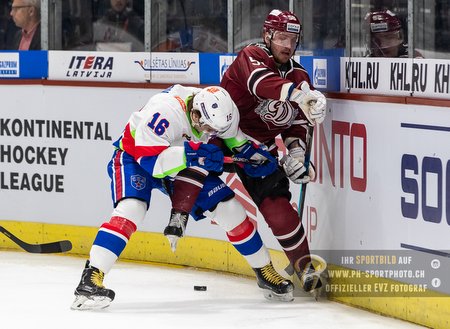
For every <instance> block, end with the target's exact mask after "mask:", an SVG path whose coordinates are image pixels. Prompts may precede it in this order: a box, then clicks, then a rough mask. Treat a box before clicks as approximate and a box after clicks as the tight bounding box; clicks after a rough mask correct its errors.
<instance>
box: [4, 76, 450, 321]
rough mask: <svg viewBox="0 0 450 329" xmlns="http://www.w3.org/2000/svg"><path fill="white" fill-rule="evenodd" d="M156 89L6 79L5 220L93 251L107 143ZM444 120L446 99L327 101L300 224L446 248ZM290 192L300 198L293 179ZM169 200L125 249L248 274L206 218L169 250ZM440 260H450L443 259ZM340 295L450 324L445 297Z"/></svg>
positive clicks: (331, 235)
mask: <svg viewBox="0 0 450 329" xmlns="http://www.w3.org/2000/svg"><path fill="white" fill-rule="evenodd" d="M160 90H162V89H139V88H134V89H133V88H89V87H83V86H57V85H52V86H49V85H39V84H37V85H22V86H21V85H1V86H0V95H1V96H2V97H1V98H2V102H3V103H2V120H3V121H2V129H0V133H1V135H2V136H1V139H2V141H1V143H0V146H1V147H2V169H1V172H2V176H1V182H0V188H1V193H2V198H0V209H1V210H0V219H1V220H2V221H3V222H1V223H2V225H5V227H7V228H8V229H10V230H11V231H15V230H16V229H18V232H19V233H20V234H22V233H23V234H24V235H23V236H21V238H23V239H29V240H30V241H31V242H32V241H33V240H34V239H40V241H41V242H42V241H51V240H55V239H67V238H69V239H70V240H72V242H73V244H74V250H73V253H76V254H83V255H86V254H87V253H88V252H89V248H90V246H91V244H92V241H93V239H94V236H95V233H96V230H97V227H98V226H99V225H101V223H103V222H104V221H106V220H108V219H109V215H110V213H111V206H112V205H111V201H110V190H109V179H108V177H107V174H106V164H107V162H108V161H109V158H110V156H111V153H112V146H111V143H112V142H113V141H114V140H115V138H117V136H118V135H119V134H120V133H121V131H122V129H123V127H124V124H125V122H126V120H127V119H128V116H129V115H130V113H131V112H132V111H135V110H138V109H139V108H141V107H142V106H143V105H144V104H145V103H146V101H147V99H148V98H149V97H150V96H151V95H152V94H155V93H157V92H159V91H160ZM23 95H26V97H23ZM14 96H15V97H14ZM449 126H450V112H449V111H448V108H445V107H439V106H424V105H413V104H407V103H406V102H405V103H403V104H390V103H387V102H386V103H369V102H359V101H350V100H332V99H330V101H329V108H328V115H327V118H326V120H325V122H324V123H323V125H321V126H320V127H319V128H317V129H316V130H315V135H314V144H313V161H314V163H315V165H316V169H317V179H316V181H315V182H314V183H312V184H310V186H309V187H308V195H307V200H306V203H305V206H306V207H305V212H304V226H305V229H306V231H307V233H308V239H309V241H310V243H311V246H312V249H313V250H314V251H317V252H318V251H321V250H323V251H325V252H326V251H331V252H332V251H333V250H347V251H358V252H360V253H365V254H368V255H369V254H370V253H371V252H372V251H373V250H385V251H386V250H387V251H403V250H404V249H405V248H404V246H415V247H421V248H425V249H427V250H432V251H442V252H447V253H448V250H446V249H448V236H449V233H450V205H449V203H448V200H449V199H450V198H449V197H448V195H449V192H448V191H449V189H450V170H449V168H450V165H449V160H450V153H449V150H448V145H449V141H450V138H449V136H450V133H449V131H448V127H449ZM25 127H28V128H25ZM55 127H56V128H58V129H56V128H55ZM33 129H34V130H33ZM61 130H62V132H61ZM58 134H59V135H58ZM36 177H37V178H36ZM43 177H46V179H48V180H49V181H47V182H46V184H47V186H44V187H43V186H42V182H41V184H40V183H39V178H40V179H41V180H42V179H43ZM223 178H224V180H225V181H227V183H228V184H229V185H230V186H232V187H233V189H234V190H235V192H236V194H237V195H238V197H239V199H240V200H241V201H242V202H243V203H244V205H245V206H246V210H247V212H248V214H249V216H250V217H251V218H252V219H254V220H255V221H256V222H257V223H258V229H259V231H260V233H261V235H262V237H263V240H264V242H265V243H266V245H267V246H268V247H269V248H271V249H272V250H273V254H274V257H275V263H276V264H277V268H284V267H285V266H286V265H287V261H286V258H285V257H284V255H283V254H282V252H281V249H280V247H279V245H278V243H277V241H276V240H275V238H274V237H273V235H272V234H271V232H270V229H269V228H268V227H267V225H266V224H265V223H264V221H263V220H262V218H261V215H260V214H259V213H258V212H257V210H256V208H255V206H254V204H252V202H251V201H250V199H249V198H248V196H247V195H246V194H245V191H244V190H243V188H242V185H241V184H240V182H239V180H238V179H237V178H236V177H235V176H234V175H224V176H223ZM33 179H35V181H33ZM46 189H47V190H46ZM292 193H293V198H292V200H293V206H295V204H296V200H297V198H298V191H297V187H296V186H293V187H292ZM24 200H25V201H24ZM11 205H17V206H13V207H11ZM169 209H170V204H169V200H168V198H167V197H166V196H164V195H163V194H161V193H159V192H155V193H154V195H153V199H152V204H151V206H150V211H149V213H148V215H147V216H146V219H145V221H144V224H143V225H142V227H140V229H139V232H137V233H136V234H135V235H134V236H133V238H132V240H131V242H130V245H129V246H128V247H127V250H126V251H125V252H124V254H123V257H126V258H130V259H137V260H146V261H157V262H168V263H173V264H183V265H190V266H196V267H205V268H210V269H216V270H224V271H229V272H232V273H240V274H246V275H252V273H251V270H250V269H249V268H248V267H247V266H246V264H244V263H243V261H242V260H241V259H240V256H239V255H237V254H236V252H235V251H234V249H233V247H232V246H231V245H229V244H228V243H227V242H226V236H225V234H224V232H223V231H221V230H220V229H219V228H218V227H217V225H214V224H213V223H211V222H210V221H208V220H203V221H202V222H198V223H196V222H194V221H191V222H190V223H189V226H188V231H187V235H188V237H186V238H185V239H183V240H182V241H181V242H180V250H179V251H178V252H177V253H176V254H175V255H174V254H172V253H171V251H170V249H169V248H168V245H167V242H166V241H165V239H164V237H163V236H162V235H161V234H160V232H162V230H163V228H164V227H165V225H166V223H167V221H168V218H169ZM5 221H7V222H5ZM9 221H12V222H9ZM34 223H40V224H34ZM60 225H63V226H60ZM19 233H17V234H18V235H19ZM0 241H2V244H1V248H14V247H15V246H13V245H12V243H11V242H10V241H7V238H6V237H2V240H0ZM30 241H28V242H30ZM36 242H38V241H36ZM419 255H421V253H420V252H419V251H418V252H417V257H420V256H419ZM331 256H334V257H335V256H336V255H333V254H332V255H331ZM439 260H440V261H441V262H442V267H445V266H448V264H449V258H448V257H445V256H444V257H442V258H439ZM334 264H335V265H337V266H342V267H344V268H350V269H352V268H353V267H352V265H351V264H343V263H340V262H339V261H338V262H335V263H334ZM344 265H345V266H344ZM420 270H423V271H426V276H425V278H424V282H426V283H427V284H428V285H430V280H431V278H432V275H433V273H434V272H430V271H431V269H430V268H420ZM447 273H448V272H447ZM441 280H442V285H440V286H439V287H438V288H437V289H429V290H430V291H429V292H427V293H430V294H433V293H434V292H438V293H445V295H446V296H447V295H448V293H447V292H448V287H449V286H448V285H449V283H448V282H446V281H447V280H446V278H445V277H441ZM400 281H402V280H400ZM336 298H337V299H339V300H341V301H344V302H346V303H351V304H353V305H358V306H361V307H364V308H368V309H372V310H374V311H377V312H380V313H383V314H388V315H391V316H395V317H399V318H403V319H406V320H408V321H412V322H417V323H420V324H425V325H429V326H433V327H446V326H448V324H449V318H450V316H449V313H448V312H449V311H448V310H450V307H448V302H447V299H448V298H443V299H441V300H439V301H438V302H436V301H435V300H434V298H433V297H423V298H419V297H408V298H407V299H406V298H401V297H399V298H398V299H396V298H395V297H393V296H392V295H389V296H386V297H373V298H372V297H366V298H362V297H361V298H360V297H358V296H339V295H338V296H337V297H336ZM444 306H445V307H444ZM423 310H428V311H425V312H424V311H423Z"/></svg>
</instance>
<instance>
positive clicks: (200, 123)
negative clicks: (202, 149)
mask: <svg viewBox="0 0 450 329" xmlns="http://www.w3.org/2000/svg"><path fill="white" fill-rule="evenodd" d="M198 126H199V128H200V129H201V131H203V132H205V133H207V134H208V135H210V136H215V135H217V134H218V133H219V131H218V130H217V129H214V128H213V127H211V126H210V125H208V124H206V123H205V121H204V120H203V118H200V119H199V120H198Z"/></svg>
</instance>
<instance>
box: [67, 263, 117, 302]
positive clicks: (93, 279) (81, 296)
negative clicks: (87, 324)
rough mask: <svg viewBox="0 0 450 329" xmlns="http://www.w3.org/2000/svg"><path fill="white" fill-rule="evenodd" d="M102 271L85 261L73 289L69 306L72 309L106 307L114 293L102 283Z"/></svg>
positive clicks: (112, 298)
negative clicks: (71, 301)
mask: <svg viewBox="0 0 450 329" xmlns="http://www.w3.org/2000/svg"><path fill="white" fill-rule="evenodd" d="M103 278H104V273H103V272H102V271H100V270H99V269H98V268H96V267H93V266H91V265H90V264H89V260H88V261H86V266H85V268H84V270H83V274H82V275H81V281H80V283H79V284H78V287H77V288H76V289H75V300H74V302H73V303H72V306H71V307H70V308H71V309H73V310H93V309H102V308H105V307H108V306H109V304H110V303H111V302H112V301H113V300H114V296H115V293H114V291H112V290H111V289H106V288H105V286H104V285H103Z"/></svg>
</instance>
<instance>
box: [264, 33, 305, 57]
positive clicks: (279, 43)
mask: <svg viewBox="0 0 450 329" xmlns="http://www.w3.org/2000/svg"><path fill="white" fill-rule="evenodd" d="M297 41H298V35H297V34H295V33H289V32H282V31H275V32H274V33H273V34H272V35H270V34H269V33H266V43H267V44H268V45H270V50H271V51H272V54H273V57H274V59H275V61H276V62H277V63H279V64H284V63H287V62H288V61H289V59H290V58H291V57H292V55H294V52H295V47H296V46H297Z"/></svg>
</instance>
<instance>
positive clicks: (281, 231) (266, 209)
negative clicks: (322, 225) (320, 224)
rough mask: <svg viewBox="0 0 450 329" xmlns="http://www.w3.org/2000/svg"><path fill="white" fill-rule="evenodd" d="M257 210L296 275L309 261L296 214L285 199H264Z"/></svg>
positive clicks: (303, 234) (306, 242)
mask: <svg viewBox="0 0 450 329" xmlns="http://www.w3.org/2000/svg"><path fill="white" fill-rule="evenodd" d="M259 210H260V212H261V214H262V215H263V216H264V218H265V220H266V222H267V224H268V225H269V227H270V229H271V230H272V232H273V234H274V235H275V237H276V238H277V240H278V242H279V243H280V245H281V247H282V248H283V250H284V252H285V254H286V256H287V257H288V259H289V261H290V263H291V265H292V266H293V267H294V269H295V271H296V272H297V273H300V272H302V271H303V270H304V268H305V266H306V264H307V263H308V262H309V261H310V258H309V254H310V252H309V245H308V239H307V237H306V233H305V230H304V228H303V225H302V224H301V223H300V218H299V217H298V213H297V211H296V210H294V208H293V207H292V205H291V204H290V202H289V200H288V199H286V198H282V197H278V198H266V199H264V201H263V202H262V203H261V205H260V207H259Z"/></svg>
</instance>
